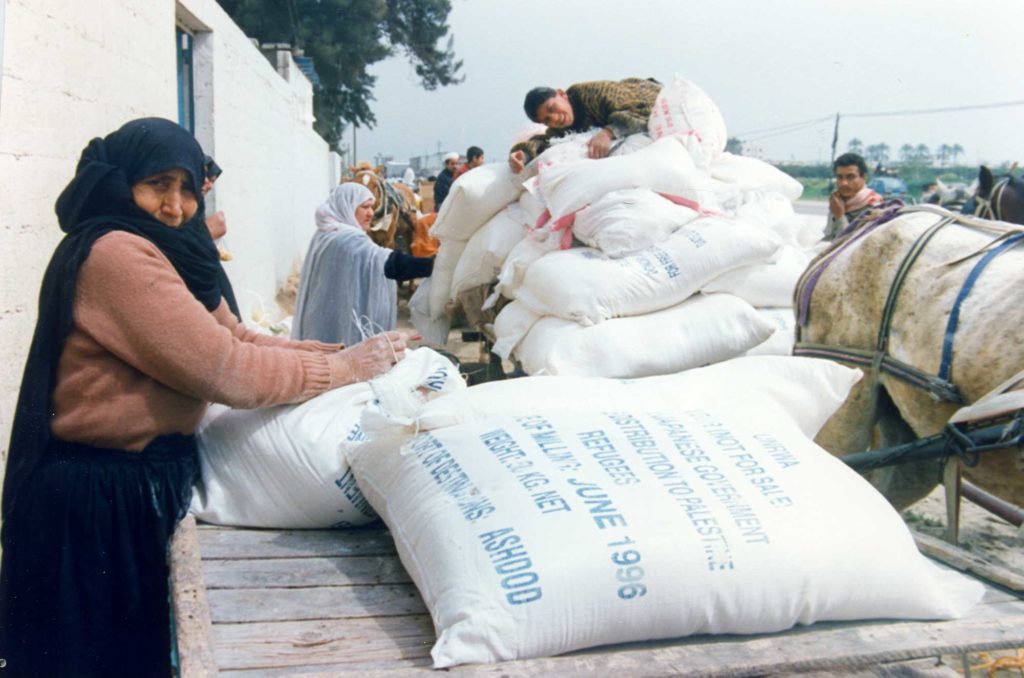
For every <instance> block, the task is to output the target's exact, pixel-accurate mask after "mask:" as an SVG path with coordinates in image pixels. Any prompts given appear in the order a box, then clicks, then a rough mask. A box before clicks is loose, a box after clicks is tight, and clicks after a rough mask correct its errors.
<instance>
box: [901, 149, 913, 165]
mask: <svg viewBox="0 0 1024 678" xmlns="http://www.w3.org/2000/svg"><path fill="white" fill-rule="evenodd" d="M900 162H902V163H904V164H910V163H912V162H914V147H913V146H911V145H910V144H903V145H902V146H900Z"/></svg>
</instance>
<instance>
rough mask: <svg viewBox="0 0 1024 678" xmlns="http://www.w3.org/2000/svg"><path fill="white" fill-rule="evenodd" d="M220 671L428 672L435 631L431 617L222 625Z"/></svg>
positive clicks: (218, 628) (217, 630) (218, 639)
mask: <svg viewBox="0 0 1024 678" xmlns="http://www.w3.org/2000/svg"><path fill="white" fill-rule="evenodd" d="M214 635H215V638H216V645H217V662H218V664H219V665H220V667H221V669H222V670H240V669H249V670H253V669H268V668H274V667H277V668H284V667H296V666H316V665H339V666H340V665H345V664H353V665H362V666H366V665H371V664H372V665H374V666H376V667H378V668H383V667H385V666H392V667H399V666H402V665H403V664H405V663H407V661H408V660H413V659H419V660H423V661H422V662H421V663H422V665H423V666H430V660H429V657H430V648H431V647H432V646H433V644H434V627H433V624H432V623H431V621H430V617H429V616H428V615H412V616H405V617H376V618H363V619H333V620H317V621H306V622H276V623H275V622H270V623H258V624H219V625H217V626H216V627H215V632H214Z"/></svg>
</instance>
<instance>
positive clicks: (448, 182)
mask: <svg viewBox="0 0 1024 678" xmlns="http://www.w3.org/2000/svg"><path fill="white" fill-rule="evenodd" d="M458 164H459V154H458V153H448V154H447V155H445V156H444V169H443V170H441V173H440V174H438V175H437V179H436V180H435V181H434V211H436V212H440V211H441V203H443V202H444V199H445V198H447V197H448V191H449V190H450V189H451V187H452V180H453V179H454V178H455V167H456V165H458Z"/></svg>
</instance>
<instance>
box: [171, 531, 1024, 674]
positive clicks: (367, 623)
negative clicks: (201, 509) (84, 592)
mask: <svg viewBox="0 0 1024 678" xmlns="http://www.w3.org/2000/svg"><path fill="white" fill-rule="evenodd" d="M919 545H921V547H922V550H923V551H925V552H926V553H931V554H932V555H938V556H939V557H940V558H941V559H942V560H944V561H946V562H947V563H948V564H950V565H952V566H953V567H956V568H957V569H961V570H964V571H972V572H973V573H974V574H975V575H978V574H983V575H985V577H984V579H983V581H984V582H985V584H986V595H985V598H984V600H983V602H982V603H981V604H979V605H978V606H976V607H975V608H974V610H972V612H971V613H970V614H969V616H967V617H966V618H964V619H959V620H955V621H949V622H891V621H885V622H858V623H821V624H815V625H813V626H809V627H797V628H795V629H792V630H790V631H787V632H784V633H778V634H768V635H759V636H714V637H712V636H701V637H691V638H686V639H682V640H675V641H658V642H648V643H632V644H626V645H616V646H611V647H601V648H595V649H591V650H585V651H580V652H574V653H572V654H568V655H562V656H559V657H551V658H543V659H531V660H521V661H516V662H505V663H502V664H495V665H472V666H463V667H457V668H454V669H449V670H448V672H450V673H454V674H458V675H492V676H513V675H514V676H520V675H553V674H557V675H558V676H560V677H566V676H575V675H620V676H641V675H669V674H671V675H700V676H717V675H721V676H744V675H764V674H778V673H792V672H802V671H828V672H839V671H842V672H844V673H846V672H851V671H855V670H858V669H863V668H869V667H878V666H880V665H883V664H889V663H893V662H905V661H908V660H915V659H920V658H926V657H937V656H940V655H956V654H960V653H966V652H974V651H979V650H995V649H1003V648H1018V647H1024V577H1021V576H1019V575H1017V574H1015V573H1012V572H1008V571H1005V570H999V569H998V568H991V567H989V566H986V565H985V564H984V563H983V562H979V561H977V559H974V558H972V557H971V556H969V555H968V554H966V553H965V552H962V551H958V550H957V549H953V548H952V547H947V546H945V545H944V544H943V543H942V542H938V541H937V540H934V539H932V538H929V537H926V536H921V537H920V539H919ZM172 578H173V597H174V609H175V623H176V633H177V640H178V654H179V663H180V673H181V675H182V676H184V677H185V678H192V677H194V676H210V675H215V674H217V673H218V672H219V673H224V674H230V675H250V676H255V675H261V676H268V675H295V674H310V673H321V674H324V675H334V674H340V673H354V674H358V675H361V676H377V675H380V676H384V675H387V676H392V675H396V676H397V675H407V674H411V673H424V672H426V671H428V670H430V668H429V667H430V666H431V661H430V648H431V646H432V645H433V643H434V631H433V627H432V625H431V622H430V616H429V614H428V613H427V611H426V608H425V607H424V605H423V602H422V600H421V599H420V596H419V593H418V592H417V591H416V588H415V587H414V586H413V584H412V582H411V581H410V579H409V576H408V574H406V571H405V569H404V568H403V567H402V564H401V562H400V561H399V559H398V556H397V555H396V553H395V547H394V543H393V542H392V540H391V537H390V535H389V534H388V532H387V531H386V529H385V528H384V527H382V526H380V525H379V524H378V525H376V526H371V527H367V528H360V529H355V530H338V531H327V530H306V531H300V530H284V531H282V530H244V529H236V528H225V527H213V526H205V525H200V526H197V525H196V523H195V521H194V520H193V519H192V517H191V516H189V517H188V518H186V519H185V520H184V521H183V522H182V524H181V526H180V527H179V529H178V532H177V534H176V536H175V540H174V544H173V546H172ZM993 580H995V581H993ZM995 582H999V583H995ZM866 585H869V584H866ZM1015 589H1016V592H1015V591H1014V590H1015Z"/></svg>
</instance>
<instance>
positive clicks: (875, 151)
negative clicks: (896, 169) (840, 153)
mask: <svg viewBox="0 0 1024 678" xmlns="http://www.w3.org/2000/svg"><path fill="white" fill-rule="evenodd" d="M866 151H867V154H868V160H870V161H871V162H873V163H875V164H876V165H878V164H882V165H884V164H885V163H887V162H889V144H885V143H882V144H871V145H870V146H868V147H867V149H866Z"/></svg>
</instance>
